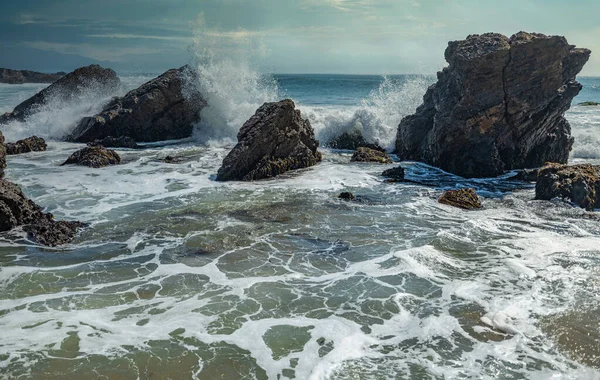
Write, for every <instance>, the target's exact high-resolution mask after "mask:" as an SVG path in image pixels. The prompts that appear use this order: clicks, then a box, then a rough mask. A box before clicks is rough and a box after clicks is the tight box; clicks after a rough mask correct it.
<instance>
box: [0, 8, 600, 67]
mask: <svg viewBox="0 0 600 380" xmlns="http://www.w3.org/2000/svg"><path fill="white" fill-rule="evenodd" d="M1 3H2V4H0V43H1V46H2V54H1V55H0V67H9V68H18V69H31V70H39V71H63V70H64V71H69V70H72V69H74V68H76V67H79V66H82V65H85V64H89V63H100V64H103V65H105V66H108V67H112V68H115V69H117V70H120V71H133V72H136V71H140V72H141V71H146V72H161V71H164V70H166V69H169V68H172V67H178V66H182V65H183V64H185V63H188V62H189V61H190V60H191V59H192V58H193V57H195V56H197V55H198V54H200V53H202V54H207V52H209V54H216V55H219V56H231V57H236V59H248V60H250V61H251V62H252V64H253V65H256V66H258V68H259V69H261V70H263V71H264V72H270V73H340V74H409V73H413V74H431V73H435V72H436V71H438V70H440V69H441V68H442V67H443V66H445V61H444V58H443V57H444V50H445V48H446V46H447V43H448V41H451V40H457V39H464V38H465V37H466V36H467V35H469V34H477V33H485V32H490V31H493V32H499V33H503V34H506V35H511V34H513V33H516V32H518V31H520V30H525V31H531V32H540V33H546V34H558V35H564V36H565V37H567V39H568V41H569V43H571V44H575V45H577V46H580V47H587V48H589V49H591V50H592V58H591V59H590V61H589V62H588V64H587V65H586V67H585V68H584V71H583V72H582V75H589V76H600V1H598V0H501V1H498V0H118V1H117V0H55V1H52V0H2V1H1ZM595 52H598V53H597V54H596V53H595Z"/></svg>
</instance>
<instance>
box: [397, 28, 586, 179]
mask: <svg viewBox="0 0 600 380" xmlns="http://www.w3.org/2000/svg"><path fill="white" fill-rule="evenodd" d="M589 56H590V51H589V50H587V49H576V48H575V47H574V46H572V45H569V44H568V43H567V40H566V39H565V38H564V37H559V36H545V35H543V34H530V33H525V32H520V33H517V34H515V35H514V36H512V37H511V38H510V39H509V38H507V37H505V36H503V35H500V34H495V33H487V34H483V35H472V36H469V37H467V39H466V40H462V41H454V42H450V43H449V46H448V48H447V49H446V53H445V58H446V61H448V63H449V66H448V67H446V68H444V69H443V70H442V71H441V72H439V73H438V82H437V83H436V84H435V85H433V86H431V87H430V88H429V89H428V90H427V93H426V94H425V96H424V98H423V100H424V104H423V105H421V106H420V107H419V108H418V109H417V111H416V113H415V114H414V115H411V116H407V117H405V118H404V119H403V120H402V122H401V123H400V126H399V128H398V135H397V140H396V153H397V154H398V156H399V157H400V158H401V159H403V160H416V161H423V162H425V163H427V164H430V165H434V166H437V167H440V168H442V169H444V170H446V171H448V172H452V173H455V174H458V175H461V176H464V177H488V176H496V175H499V174H501V173H503V172H504V171H505V170H510V169H519V168H532V167H539V166H542V165H543V164H544V163H545V162H547V161H555V162H561V163H564V162H566V161H567V159H568V156H569V152H570V150H571V147H572V145H573V138H572V137H571V128H570V126H569V123H568V122H567V121H566V119H565V118H564V117H563V115H564V113H565V111H567V110H568V109H569V107H570V105H571V100H572V99H573V98H574V97H575V96H576V95H577V94H578V93H579V91H580V90H581V88H582V86H581V85H580V84H579V83H578V82H577V81H575V76H576V75H577V73H579V72H580V71H581V69H582V68H583V66H584V64H585V63H586V62H587V60H588V59H589Z"/></svg>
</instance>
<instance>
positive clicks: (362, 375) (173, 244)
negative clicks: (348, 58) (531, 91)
mask: <svg viewBox="0 0 600 380" xmlns="http://www.w3.org/2000/svg"><path fill="white" fill-rule="evenodd" d="M204 58H205V57H204ZM195 65H196V68H197V69H198V71H199V72H200V73H201V75H199V77H198V82H197V83H196V85H197V86H198V88H199V89H200V90H201V91H202V93H203V94H205V96H206V97H207V100H208V103H209V107H207V108H205V109H204V110H203V111H202V121H201V122H200V123H199V124H198V125H197V126H196V127H195V132H194V136H193V137H192V138H190V139H186V140H182V141H169V142H161V143H155V144H147V145H146V148H145V149H143V150H139V151H138V150H127V149H118V150H117V151H118V153H119V154H120V155H121V157H122V164H121V165H118V166H112V167H106V168H102V169H90V168H85V167H60V166H59V165H60V163H62V162H63V161H64V160H65V159H66V158H67V157H68V156H69V155H70V154H71V153H72V152H74V151H75V150H76V149H78V148H80V147H81V146H82V145H81V144H71V143H65V142H61V141H60V139H61V138H62V137H64V136H65V135H66V134H67V133H68V132H69V131H70V130H71V129H72V128H73V126H74V123H75V122H76V121H77V120H78V119H79V118H80V117H81V116H84V115H91V114H94V113H95V112H97V110H98V109H100V107H101V106H102V104H103V103H104V102H107V101H108V100H109V98H110V97H107V98H106V99H97V98H96V97H95V96H93V95H92V94H89V96H87V95H86V96H83V97H82V98H81V99H77V100H76V101H74V102H73V103H71V104H56V103H52V102H50V103H49V104H48V105H47V106H46V107H45V108H44V109H43V110H41V111H40V112H39V113H37V114H35V115H33V116H32V117H30V118H29V119H28V120H27V121H26V122H24V123H19V122H14V123H12V124H10V125H8V126H5V127H3V130H2V132H3V133H4V135H5V137H6V139H7V141H14V140H15V139H17V138H22V137H28V136H31V135H33V134H35V135H38V136H41V137H44V138H46V139H48V141H49V149H48V151H47V152H41V153H29V154H25V155H20V156H11V157H9V158H8V162H7V166H8V168H7V171H6V176H7V178H8V179H9V180H11V181H14V182H15V183H18V184H19V185H20V186H21V187H22V188H23V190H24V192H25V194H27V196H29V197H30V198H31V199H32V200H34V201H35V202H36V203H38V204H40V205H42V206H43V207H44V208H45V210H46V211H48V212H52V213H53V214H54V215H55V216H56V218H57V219H67V220H82V221H85V222H88V223H90V224H91V225H90V227H89V228H87V229H86V230H85V231H83V232H82V233H81V235H80V236H79V237H78V238H77V240H76V241H75V242H74V243H73V244H71V245H69V246H66V247H62V248H57V249H53V248H46V247H39V246H36V245H34V244H32V243H31V242H29V241H28V240H27V239H26V237H25V236H24V235H23V234H21V233H19V232H9V233H4V234H2V235H0V331H2V333H1V339H0V376H1V377H2V378H6V379H13V378H23V379H81V378H105V379H106V378H107V379H120V378H122V379H130V378H138V379H149V378H160V379H167V378H172V379H180V378H193V379H217V378H218V379H402V378H407V379H408V378H410V379H454V378H464V379H468V378H478V379H479V378H481V379H550V378H551V379H600V326H599V323H598V316H599V315H600V299H599V298H598V293H599V291H600V282H599V280H598V278H599V276H598V275H599V274H600V248H599V247H600V224H599V223H598V214H597V213H587V212H585V211H583V210H581V209H577V208H573V207H571V206H570V205H568V204H566V203H562V202H558V201H554V202H544V201H534V200H533V198H534V190H533V188H532V185H530V184H526V183H521V182H516V181H513V180H510V179H509V177H510V176H511V175H512V173H507V174H506V175H504V176H502V177H499V178H494V179H477V180H467V179H463V178H460V177H456V176H453V175H450V174H447V173H444V172H442V171H439V170H437V169H435V168H431V167H429V166H426V165H423V164H419V163H412V162H406V163H402V166H404V167H405V169H406V170H407V178H408V179H413V180H415V181H418V182H423V183H429V184H432V186H425V185H417V184H389V183H384V182H383V179H382V178H381V176H380V174H381V172H382V171H383V170H384V169H388V168H391V167H393V165H379V164H355V163H350V162H349V159H350V156H351V153H352V152H349V151H343V150H332V149H329V148H327V147H323V148H321V151H322V152H323V162H322V163H321V164H319V165H317V166H315V167H312V168H309V169H303V170H300V171H297V172H292V173H286V174H285V175H282V176H280V177H278V178H276V179H272V180H265V181H258V182H253V183H236V182H234V183H218V182H215V181H214V177H215V174H216V172H217V170H218V168H219V167H220V165H221V162H222V160H223V158H224V157H225V155H226V154H227V153H228V152H229V150H230V149H231V147H232V146H233V144H234V143H235V141H236V140H235V137H236V133H237V130H238V129H239V128H240V126H241V125H242V124H243V122H244V121H245V120H247V119H248V118H249V117H250V116H251V115H252V114H253V113H254V111H255V110H256V108H257V107H258V106H260V105H261V104H262V103H263V102H267V101H275V100H279V99H282V98H286V97H288V98H291V99H293V100H294V101H295V102H296V105H297V108H299V109H300V110H301V112H302V115H303V116H304V117H306V118H308V119H309V120H310V122H311V124H312V126H313V127H314V128H315V131H316V134H317V138H319V139H320V140H321V142H322V143H324V142H326V141H328V140H329V139H330V138H331V137H333V136H336V135H337V134H339V133H340V132H342V131H346V130H349V129H353V128H356V129H360V130H362V132H363V134H364V136H365V137H366V138H367V139H369V140H372V141H377V142H379V143H380V144H381V145H382V146H385V147H388V148H391V147H392V145H393V142H394V138H395V132H396V128H397V125H398V123H399V122H400V120H401V119H402V117H404V116H406V115H408V114H410V113H412V112H414V110H415V108H416V107H417V106H418V105H419V104H420V103H421V100H422V96H423V94H424V93H425V90H426V89H427V86H428V85H430V84H431V83H433V81H435V77H431V76H414V75H406V76H352V75H264V74H261V73H260V72H259V71H258V70H256V69H255V68H253V67H252V65H246V64H243V63H242V64H240V62H239V61H236V60H219V61H218V63H217V62H215V61H213V60H211V59H198V60H197V61H196V62H195ZM232 73H235V75H233V74H232ZM154 76H155V75H154V74H148V75H130V76H127V75H121V80H122V86H121V88H120V89H119V91H118V93H115V94H111V95H122V94H124V93H126V92H127V91H128V90H131V89H133V88H136V87H137V86H138V85H140V84H142V83H144V82H145V81H147V80H149V79H151V78H152V77H154ZM579 80H580V82H581V83H582V84H583V85H584V89H583V91H582V93H581V94H580V96H579V97H578V98H577V99H576V100H575V102H583V101H587V100H599V99H600V79H599V78H580V79H579ZM43 87H44V86H43V85H31V84H28V85H0V112H6V111H10V110H12V108H13V107H14V106H15V105H17V104H18V103H19V102H20V101H23V100H25V99H27V98H28V97H30V96H31V95H33V94H34V93H35V92H36V91H39V90H40V89H42V88H43ZM567 118H568V120H569V121H570V123H571V125H572V128H573V135H574V136H575V146H574V149H573V152H572V156H571V162H573V163H580V162H591V163H600V137H599V136H600V134H599V133H598V132H599V131H600V129H599V128H600V108H599V107H583V106H578V105H574V106H573V107H572V109H571V110H570V111H569V113H568V114H567ZM166 156H178V157H181V158H182V162H181V163H179V164H176V165H174V164H168V163H165V162H164V161H163V159H164V158H165V157H166ZM462 186H469V187H475V188H476V189H477V190H478V192H479V194H480V195H481V196H483V197H485V198H484V200H483V206H484V208H483V209H482V210H481V211H476V212H465V211H463V210H459V209H455V208H452V207H448V206H444V205H440V204H439V203H438V202H437V198H438V197H439V196H440V195H441V193H442V191H443V190H444V189H448V188H455V187H462ZM341 191H351V192H353V193H354V194H356V195H359V196H360V199H361V202H355V203H347V202H343V201H340V200H338V199H337V195H338V194H339V193H340V192H341Z"/></svg>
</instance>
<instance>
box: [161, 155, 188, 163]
mask: <svg viewBox="0 0 600 380" xmlns="http://www.w3.org/2000/svg"><path fill="white" fill-rule="evenodd" d="M163 162H164V163H167V164H179V163H181V162H183V157H179V156H167V157H165V158H163Z"/></svg>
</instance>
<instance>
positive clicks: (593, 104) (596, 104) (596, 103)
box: [579, 102, 600, 107]
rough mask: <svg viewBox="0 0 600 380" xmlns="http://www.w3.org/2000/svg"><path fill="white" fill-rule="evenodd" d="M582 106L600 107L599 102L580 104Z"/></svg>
mask: <svg viewBox="0 0 600 380" xmlns="http://www.w3.org/2000/svg"><path fill="white" fill-rule="evenodd" d="M579 105H580V106H584V107H590V106H600V103H599V102H583V103H579Z"/></svg>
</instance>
